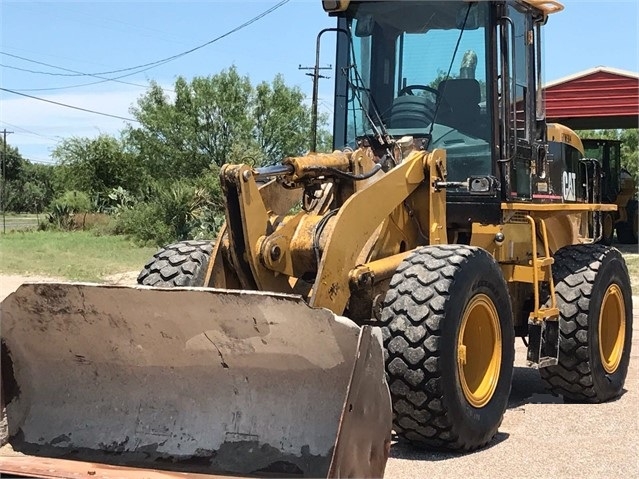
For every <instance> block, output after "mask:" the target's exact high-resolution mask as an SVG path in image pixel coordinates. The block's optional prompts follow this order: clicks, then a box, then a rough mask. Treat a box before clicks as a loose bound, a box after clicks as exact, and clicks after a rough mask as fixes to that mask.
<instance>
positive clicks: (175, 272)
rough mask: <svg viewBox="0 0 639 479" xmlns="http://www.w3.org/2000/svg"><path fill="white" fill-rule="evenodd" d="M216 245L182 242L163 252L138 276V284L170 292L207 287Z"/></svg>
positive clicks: (157, 254) (148, 263) (156, 254)
mask: <svg viewBox="0 0 639 479" xmlns="http://www.w3.org/2000/svg"><path fill="white" fill-rule="evenodd" d="M212 251H213V242H211V241H194V240H192V241H181V242H179V243H175V244H171V245H168V246H165V247H164V248H161V249H160V250H159V251H158V252H157V253H155V254H154V255H153V258H151V259H150V260H149V261H148V262H147V263H146V264H145V265H144V268H143V269H142V271H141V272H140V274H139V275H138V284H144V285H147V286H157V287H162V288H170V287H173V286H204V280H205V277H206V271H207V269H208V266H209V261H210V260H211V253H212Z"/></svg>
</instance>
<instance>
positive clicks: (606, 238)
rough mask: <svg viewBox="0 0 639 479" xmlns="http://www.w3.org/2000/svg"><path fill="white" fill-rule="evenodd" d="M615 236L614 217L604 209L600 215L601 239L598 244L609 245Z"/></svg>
mask: <svg viewBox="0 0 639 479" xmlns="http://www.w3.org/2000/svg"><path fill="white" fill-rule="evenodd" d="M614 237H615V218H614V216H613V215H612V213H611V212H609V211H604V212H603V213H602V217H601V239H600V240H599V241H598V243H599V244H603V245H607V246H610V245H611V244H612V241H613V239H614Z"/></svg>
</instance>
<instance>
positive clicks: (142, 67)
mask: <svg viewBox="0 0 639 479" xmlns="http://www.w3.org/2000/svg"><path fill="white" fill-rule="evenodd" d="M289 1H290V0H281V1H280V2H279V3H277V4H275V5H273V6H272V7H271V8H269V9H267V10H265V11H263V12H262V13H260V14H259V15H256V16H255V17H253V18H251V19H250V20H247V21H246V22H244V23H242V24H241V25H239V26H237V27H235V28H233V29H231V30H229V31H228V32H226V33H223V34H222V35H219V36H217V37H215V38H213V39H212V40H209V41H208V42H205V43H203V44H201V45H198V46H196V47H193V48H191V49H189V50H186V51H183V52H181V53H177V54H175V55H172V56H170V57H166V58H162V59H161V60H156V61H153V62H149V63H144V64H142V65H136V66H133V67H127V68H120V69H118V70H110V71H105V72H96V73H82V72H77V73H55V72H39V73H43V74H47V75H53V76H67V77H77V76H94V77H96V76H97V77H99V76H100V75H111V74H113V73H122V72H130V71H131V70H136V71H135V72H133V73H130V74H128V75H126V76H130V75H135V74H137V73H142V72H144V71H147V70H150V69H152V68H155V67H158V66H160V65H164V64H165V63H168V62H171V61H173V60H176V59H178V58H180V57H183V56H185V55H188V54H189V53H193V52H194V51H197V50H200V49H202V48H204V47H206V46H208V45H211V44H212V43H215V42H217V41H219V40H221V39H223V38H225V37H228V36H229V35H231V34H233V33H235V32H238V31H240V30H242V29H244V28H246V27H248V26H249V25H251V24H253V23H255V22H257V21H258V20H260V19H262V18H264V17H265V16H267V15H269V14H270V13H273V12H274V11H275V10H277V9H278V8H280V7H282V6H283V5H285V4H287V3H288V2H289ZM0 53H2V54H4V55H9V56H16V55H11V54H7V53H5V52H0ZM55 68H59V67H55ZM61 69H63V70H65V69H64V68H61ZM32 73H35V72H32ZM119 78H122V77H116V78H114V79H119ZM114 79H112V80H114Z"/></svg>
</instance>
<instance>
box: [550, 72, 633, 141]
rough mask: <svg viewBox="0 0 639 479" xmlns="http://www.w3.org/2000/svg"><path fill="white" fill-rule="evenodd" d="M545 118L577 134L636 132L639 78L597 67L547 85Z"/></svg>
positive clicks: (630, 74) (627, 73)
mask: <svg viewBox="0 0 639 479" xmlns="http://www.w3.org/2000/svg"><path fill="white" fill-rule="evenodd" d="M544 93H545V96H546V118H547V119H548V121H550V122H557V123H561V124H564V125H566V126H568V127H570V128H572V129H574V130H589V129H607V128H637V127H638V126H639V74H637V73H634V72H629V71H625V70H618V69H615V68H609V67H596V68H591V69H589V70H585V71H582V72H579V73H575V74H574V75H570V76H567V77H564V78H561V79H559V80H556V81H553V82H550V83H548V84H546V86H545V88H544Z"/></svg>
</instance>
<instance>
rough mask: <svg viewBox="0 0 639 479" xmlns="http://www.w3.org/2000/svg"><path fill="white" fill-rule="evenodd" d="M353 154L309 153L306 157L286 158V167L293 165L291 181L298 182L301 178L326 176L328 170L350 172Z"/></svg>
mask: <svg viewBox="0 0 639 479" xmlns="http://www.w3.org/2000/svg"><path fill="white" fill-rule="evenodd" d="M350 155H351V153H350V152H349V153H343V152H341V151H336V152H333V153H309V154H308V155H306V156H294V157H289V158H285V159H284V160H283V161H282V164H284V165H291V166H293V168H294V172H293V174H292V175H291V177H290V179H291V180H292V181H297V180H298V179H300V178H309V177H313V176H321V175H325V174H326V169H327V168H334V169H336V170H340V171H349V170H350V167H351V161H350Z"/></svg>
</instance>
